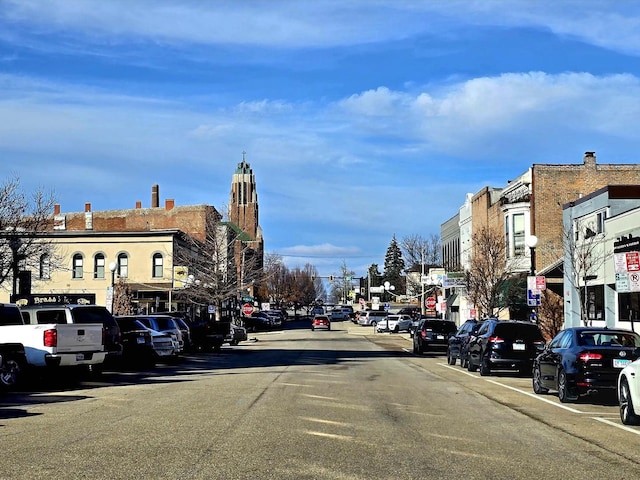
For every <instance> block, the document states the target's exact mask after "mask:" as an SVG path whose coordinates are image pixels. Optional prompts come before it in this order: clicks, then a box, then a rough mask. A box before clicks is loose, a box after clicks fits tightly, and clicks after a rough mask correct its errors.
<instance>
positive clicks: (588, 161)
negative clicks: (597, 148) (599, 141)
mask: <svg viewBox="0 0 640 480" xmlns="http://www.w3.org/2000/svg"><path fill="white" fill-rule="evenodd" d="M584 164H585V165H588V166H590V167H595V165H596V152H584Z"/></svg>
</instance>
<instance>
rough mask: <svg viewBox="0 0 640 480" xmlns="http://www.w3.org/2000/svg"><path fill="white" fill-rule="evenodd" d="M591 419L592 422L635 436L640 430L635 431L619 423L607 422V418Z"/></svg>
mask: <svg viewBox="0 0 640 480" xmlns="http://www.w3.org/2000/svg"><path fill="white" fill-rule="evenodd" d="M591 418H592V419H593V420H597V421H599V422H602V423H606V424H607V425H611V426H612V427H616V428H619V429H620V430H624V431H626V432H629V433H635V434H636V435H640V430H636V429H634V428H631V427H627V426H626V425H621V424H619V423H615V422H612V421H611V420H609V419H607V418H601V417H591Z"/></svg>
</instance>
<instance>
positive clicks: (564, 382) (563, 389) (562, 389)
mask: <svg viewBox="0 0 640 480" xmlns="http://www.w3.org/2000/svg"><path fill="white" fill-rule="evenodd" d="M558 398H559V399H560V401H561V402H562V403H569V402H574V401H576V400H577V396H575V395H572V394H571V393H570V392H569V381H568V379H567V374H566V373H565V371H564V370H560V372H558Z"/></svg>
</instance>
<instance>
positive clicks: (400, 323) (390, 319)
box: [376, 313, 413, 333]
mask: <svg viewBox="0 0 640 480" xmlns="http://www.w3.org/2000/svg"><path fill="white" fill-rule="evenodd" d="M412 324H413V320H411V317H410V316H409V315H398V314H395V313H392V314H390V315H387V316H386V317H385V319H384V320H380V322H379V323H378V325H377V326H376V330H377V331H378V332H386V331H390V332H394V333H398V332H399V331H401V330H402V331H407V332H408V331H409V327H410V326H411V325H412ZM387 325H388V330H387Z"/></svg>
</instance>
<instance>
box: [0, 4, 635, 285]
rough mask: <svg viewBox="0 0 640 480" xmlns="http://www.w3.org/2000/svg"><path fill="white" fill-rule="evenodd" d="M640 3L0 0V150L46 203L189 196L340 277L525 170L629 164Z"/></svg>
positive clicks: (291, 259)
mask: <svg viewBox="0 0 640 480" xmlns="http://www.w3.org/2000/svg"><path fill="white" fill-rule="evenodd" d="M639 57H640V2H638V1H618V2H612V1H609V0H603V1H599V0H589V1H587V0H581V1H562V0H556V1H533V0H531V1H512V0H499V1H491V0H484V1H471V0H469V1H458V0H443V1H429V0H425V1H419V0H411V1H409V0H406V1H405V0H366V1H365V0H361V1H356V0H351V1H350V0H336V1H329V0H313V1H293V0H253V1H252V0H246V1H244V0H243V1H239V0H229V1H224V0H219V1H204V0H146V1H142V0H109V1H98V0H94V1H91V0H50V1H47V0H2V1H1V2H0V159H1V160H0V161H1V162H2V163H1V164H2V166H3V168H2V171H3V174H4V176H5V177H9V176H12V175H14V176H17V177H19V179H20V181H21V184H22V187H23V188H24V189H25V190H27V191H35V190H37V189H40V188H45V189H47V190H51V191H52V192H53V194H54V195H55V197H56V199H57V200H58V203H60V204H61V207H62V211H63V212H65V211H66V212H78V211H83V210H84V204H85V203H86V202H89V203H91V204H92V207H93V209H94V210H107V209H123V208H133V207H134V206H135V203H136V201H142V203H143V206H145V207H148V206H150V199H151V187H152V185H154V184H158V185H159V186H160V197H161V203H162V204H163V203H164V200H165V199H168V198H172V199H174V200H175V202H176V204H177V205H192V204H210V205H214V206H216V207H217V208H218V209H219V210H221V211H224V210H225V208H226V205H227V203H228V201H229V191H230V181H231V176H232V174H233V172H234V171H235V168H236V166H237V164H238V163H239V162H240V161H241V160H242V152H243V151H245V152H246V154H247V157H246V159H247V161H248V162H249V163H250V164H251V166H252V168H253V170H254V173H255V175H256V179H257V187H258V198H259V203H260V224H261V226H262V228H263V230H264V237H265V248H266V251H267V253H275V254H279V255H282V256H283V259H284V260H285V261H286V263H287V265H289V266H290V267H295V266H297V265H299V266H304V264H305V263H307V262H309V263H311V264H313V265H315V266H316V267H317V269H318V271H319V273H320V274H321V275H331V274H336V273H338V272H339V271H340V266H341V265H342V264H343V263H344V264H346V265H347V267H348V268H349V269H352V270H354V271H355V273H356V275H358V276H359V275H364V274H365V272H366V268H367V266H368V265H370V264H372V263H377V264H379V265H380V266H382V265H383V263H384V254H385V252H386V249H387V247H388V245H389V242H390V241H391V238H392V236H393V235H395V236H396V238H397V239H398V240H401V239H402V238H405V237H408V236H411V235H421V236H423V237H425V238H428V237H430V236H431V235H432V234H436V235H439V233H440V225H441V224H442V223H443V222H444V221H446V220H447V219H449V218H451V217H452V216H453V215H455V214H456V212H457V210H458V209H459V207H460V206H461V205H462V204H463V203H464V198H465V194H466V193H467V192H470V193H475V192H477V191H479V190H480V189H481V188H482V187H484V186H487V185H488V186H494V187H502V186H505V185H506V184H507V182H508V181H509V180H510V179H512V178H515V177H517V176H519V175H520V174H522V173H524V172H525V171H526V169H527V168H528V167H529V166H531V165H532V164H534V163H553V164H557V163H581V162H582V157H583V154H584V152H585V151H595V152H596V155H597V157H598V163H636V162H638V159H639V156H638V154H637V152H638V150H640V135H638V124H639V121H640V61H639V60H640V58H639Z"/></svg>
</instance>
